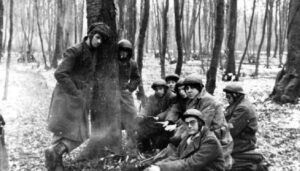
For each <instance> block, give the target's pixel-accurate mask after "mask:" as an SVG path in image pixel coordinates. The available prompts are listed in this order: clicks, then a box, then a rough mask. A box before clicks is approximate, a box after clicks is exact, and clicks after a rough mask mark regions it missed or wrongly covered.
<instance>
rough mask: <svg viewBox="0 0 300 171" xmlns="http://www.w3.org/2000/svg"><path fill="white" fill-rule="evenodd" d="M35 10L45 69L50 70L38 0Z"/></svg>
mask: <svg viewBox="0 0 300 171" xmlns="http://www.w3.org/2000/svg"><path fill="white" fill-rule="evenodd" d="M34 2H35V10H36V23H37V26H38V31H39V38H40V42H41V48H42V54H43V60H44V65H45V67H44V68H45V69H46V70H48V69H49V66H48V65H47V58H46V54H45V50H44V43H43V37H42V29H41V24H40V19H39V15H40V13H39V7H38V1H37V0H35V1H34Z"/></svg>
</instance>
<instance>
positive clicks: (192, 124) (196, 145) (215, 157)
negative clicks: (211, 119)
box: [145, 109, 224, 171]
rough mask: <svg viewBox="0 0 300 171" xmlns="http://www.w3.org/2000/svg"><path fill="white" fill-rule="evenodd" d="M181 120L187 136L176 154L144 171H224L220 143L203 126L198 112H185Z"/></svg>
mask: <svg viewBox="0 0 300 171" xmlns="http://www.w3.org/2000/svg"><path fill="white" fill-rule="evenodd" d="M182 119H183V120H184V123H185V124H186V126H187V132H188V135H187V136H186V137H185V138H183V139H182V141H181V142H180V144H179V146H178V148H177V151H176V153H174V154H173V155H172V156H169V157H168V158H166V159H164V160H162V161H159V162H157V163H155V164H154V165H151V166H150V167H148V168H146V169H145V171H182V170H186V171H196V170H207V171H210V170H214V171H221V170H224V156H223V152H222V148H221V145H220V142H219V141H218V139H217V138H216V136H215V135H214V133H213V132H211V131H209V129H208V128H207V127H206V126H205V121H204V119H203V115H202V113H201V112H200V111H199V110H196V109H189V110H187V111H186V112H185V113H184V114H183V116H182Z"/></svg>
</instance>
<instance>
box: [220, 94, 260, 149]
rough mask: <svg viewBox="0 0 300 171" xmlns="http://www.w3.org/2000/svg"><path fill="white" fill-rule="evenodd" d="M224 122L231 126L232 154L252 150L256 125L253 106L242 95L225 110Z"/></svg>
mask: <svg viewBox="0 0 300 171" xmlns="http://www.w3.org/2000/svg"><path fill="white" fill-rule="evenodd" d="M225 116H226V120H227V121H228V123H230V124H232V126H233V127H232V128H231V129H230V133H231V136H232V138H233V142H234V147H233V152H232V153H233V154H235V153H241V152H245V151H249V150H253V149H254V148H255V144H256V136H255V133H256V132H257V129H258V125H257V116H256V112H255V109H254V107H253V105H252V104H251V103H250V102H249V100H248V99H246V98H245V97H244V96H243V95H242V96H241V97H240V98H239V99H237V100H236V101H235V102H234V103H233V104H231V105H229V106H228V107H227V108H226V114H225Z"/></svg>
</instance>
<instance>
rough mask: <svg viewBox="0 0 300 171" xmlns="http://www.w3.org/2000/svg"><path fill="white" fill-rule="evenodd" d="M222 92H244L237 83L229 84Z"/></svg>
mask: <svg viewBox="0 0 300 171" xmlns="http://www.w3.org/2000/svg"><path fill="white" fill-rule="evenodd" d="M223 91H224V92H228V93H239V94H245V92H244V90H243V88H242V87H241V86H239V85H237V84H229V85H227V86H226V87H225V88H224V89H223Z"/></svg>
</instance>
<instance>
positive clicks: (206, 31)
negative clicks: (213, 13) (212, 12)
mask: <svg viewBox="0 0 300 171" xmlns="http://www.w3.org/2000/svg"><path fill="white" fill-rule="evenodd" d="M203 21H204V23H203V25H204V42H205V48H204V51H205V52H206V53H209V42H208V37H209V28H208V26H209V24H208V5H207V0H204V2H203Z"/></svg>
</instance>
